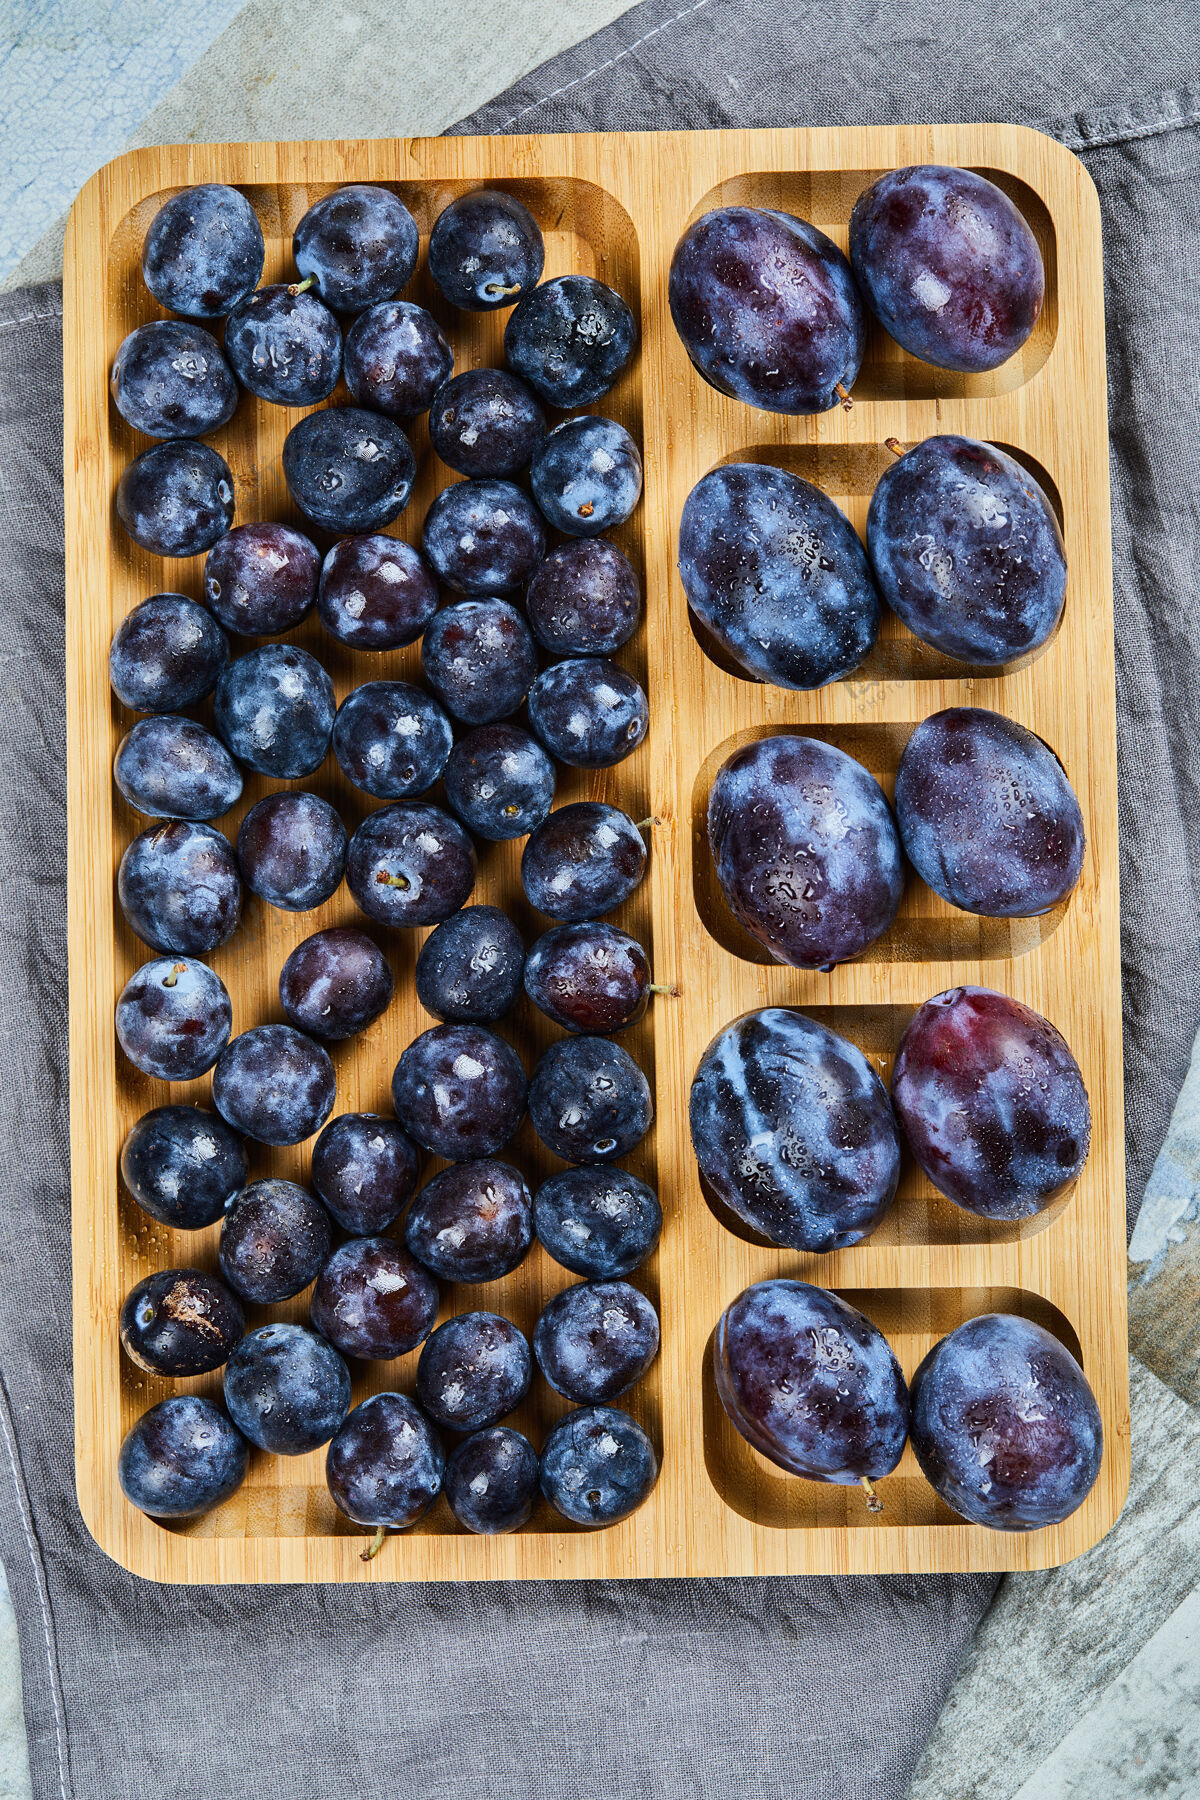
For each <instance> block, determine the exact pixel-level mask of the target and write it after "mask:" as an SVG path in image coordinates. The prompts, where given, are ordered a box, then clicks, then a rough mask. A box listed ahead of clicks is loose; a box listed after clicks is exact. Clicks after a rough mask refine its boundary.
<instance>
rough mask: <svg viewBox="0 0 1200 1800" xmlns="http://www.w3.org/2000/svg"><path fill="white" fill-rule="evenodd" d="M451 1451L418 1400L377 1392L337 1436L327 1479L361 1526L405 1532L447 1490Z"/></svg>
mask: <svg viewBox="0 0 1200 1800" xmlns="http://www.w3.org/2000/svg"><path fill="white" fill-rule="evenodd" d="M445 1466H446V1455H445V1452H444V1450H443V1449H442V1446H441V1444H440V1443H439V1442H438V1438H437V1433H436V1432H435V1431H434V1430H433V1428H432V1427H431V1425H430V1423H429V1421H428V1419H427V1418H426V1417H425V1415H424V1413H423V1412H422V1411H421V1409H420V1407H419V1406H417V1404H416V1403H415V1401H412V1400H410V1399H408V1398H407V1396H406V1395H404V1394H372V1395H371V1396H370V1398H369V1399H366V1400H364V1401H363V1402H362V1403H361V1405H359V1406H356V1407H355V1408H354V1410H353V1412H352V1413H350V1414H349V1416H348V1417H347V1418H346V1420H345V1422H344V1423H343V1424H342V1426H341V1427H340V1428H339V1430H338V1431H337V1433H336V1434H335V1436H334V1438H333V1441H332V1442H331V1444H330V1446H329V1450H328V1452H327V1454H326V1457H325V1479H326V1481H327V1482H328V1484H329V1492H330V1494H331V1495H332V1497H333V1502H334V1505H335V1506H336V1507H337V1508H338V1511H339V1512H342V1513H344V1514H345V1515H346V1517H347V1518H348V1519H353V1520H354V1522H355V1523H356V1524H358V1525H369V1526H374V1527H382V1528H385V1529H390V1530H392V1531H403V1530H405V1529H406V1528H407V1527H408V1526H409V1525H415V1524H416V1522H417V1520H418V1519H419V1518H421V1517H422V1515H423V1514H425V1513H427V1512H428V1511H429V1508H430V1507H431V1506H432V1505H433V1503H434V1501H435V1500H436V1499H437V1497H438V1495H439V1494H440V1493H441V1491H442V1471H443V1470H444V1468H445Z"/></svg>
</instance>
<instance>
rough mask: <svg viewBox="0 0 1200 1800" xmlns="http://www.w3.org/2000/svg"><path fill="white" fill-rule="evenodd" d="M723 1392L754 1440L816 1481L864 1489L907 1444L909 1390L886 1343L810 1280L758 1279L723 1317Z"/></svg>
mask: <svg viewBox="0 0 1200 1800" xmlns="http://www.w3.org/2000/svg"><path fill="white" fill-rule="evenodd" d="M713 1373H714V1375H715V1377H716V1385H717V1393H718V1394H719V1395H720V1398H721V1404H722V1406H723V1407H724V1408H725V1411H726V1413H727V1414H728V1415H729V1419H730V1421H731V1423H732V1424H733V1425H734V1426H735V1427H736V1429H737V1430H738V1431H740V1432H741V1434H742V1436H743V1437H744V1438H745V1439H746V1442H747V1443H749V1444H752V1445H753V1446H754V1448H755V1449H756V1450H758V1451H760V1452H761V1454H762V1455H763V1456H766V1457H768V1458H769V1459H770V1460H771V1462H773V1463H778V1465H779V1467H780V1468H781V1469H787V1470H788V1472H789V1473H790V1474H792V1475H803V1476H804V1477H805V1478H806V1479H807V1480H809V1481H827V1482H831V1483H832V1484H833V1486H835V1487H858V1486H863V1487H865V1488H866V1492H867V1499H868V1503H869V1505H870V1509H871V1510H872V1511H878V1510H880V1508H881V1503H880V1501H879V1500H877V1499H876V1498H875V1495H874V1492H873V1489H872V1488H871V1486H870V1484H871V1483H872V1482H874V1481H878V1480H879V1479H880V1478H881V1477H882V1476H884V1475H890V1474H891V1472H892V1470H893V1469H894V1468H895V1467H896V1464H897V1463H898V1462H899V1461H900V1458H901V1455H902V1454H903V1451H904V1446H905V1443H906V1442H907V1439H908V1419H909V1404H908V1389H907V1387H906V1386H905V1383H904V1376H903V1375H902V1374H901V1372H900V1364H899V1363H898V1362H897V1361H896V1358H895V1357H894V1356H893V1355H892V1352H891V1348H890V1346H889V1345H888V1341H887V1339H886V1338H885V1337H884V1335H883V1333H882V1332H881V1331H880V1330H879V1329H878V1327H877V1326H875V1325H873V1324H872V1322H871V1320H870V1319H868V1318H867V1317H866V1315H865V1314H864V1313H860V1312H858V1311H857V1310H856V1309H855V1308H854V1307H853V1306H849V1305H848V1304H847V1303H846V1301H845V1300H843V1299H841V1297H840V1296H839V1295H837V1294H831V1293H829V1292H828V1291H827V1290H826V1289H825V1288H819V1287H810V1286H809V1284H808V1282H806V1281H760V1282H758V1283H756V1285H755V1286H754V1287H749V1288H747V1289H746V1290H745V1292H744V1293H742V1294H739V1295H738V1297H737V1299H736V1300H735V1301H734V1302H733V1304H732V1305H731V1306H728V1307H726V1309H725V1311H724V1312H723V1313H722V1314H721V1318H720V1321H719V1323H718V1325H717V1329H716V1332H715V1333H714V1336H713Z"/></svg>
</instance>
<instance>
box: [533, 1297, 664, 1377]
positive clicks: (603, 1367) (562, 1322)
mask: <svg viewBox="0 0 1200 1800" xmlns="http://www.w3.org/2000/svg"><path fill="white" fill-rule="evenodd" d="M658 1344H659V1329H658V1314H657V1313H656V1312H655V1310H654V1307H653V1306H652V1305H651V1303H650V1301H649V1300H647V1298H646V1296H645V1294H643V1293H642V1292H641V1291H640V1289H638V1288H635V1287H634V1286H632V1284H631V1283H630V1282H628V1281H581V1282H577V1283H576V1284H575V1286H574V1287H569V1288H564V1289H563V1291H562V1293H560V1294H555V1296H554V1298H553V1299H552V1300H550V1301H549V1302H548V1303H547V1305H546V1306H545V1307H543V1309H542V1312H541V1315H540V1317H539V1319H538V1322H537V1327H536V1329H535V1331H534V1334H533V1353H534V1355H535V1356H536V1358H537V1364H538V1368H539V1369H540V1370H541V1371H542V1374H543V1375H544V1376H545V1378H546V1380H547V1381H548V1382H549V1383H550V1386H551V1387H552V1388H553V1389H554V1391H555V1393H558V1394H563V1395H565V1397H566V1398H567V1399H568V1400H574V1401H576V1402H577V1403H578V1404H580V1405H582V1406H594V1405H596V1404H597V1403H598V1402H600V1401H602V1400H616V1399H618V1398H619V1397H620V1395H622V1394H625V1393H628V1391H629V1389H630V1388H631V1387H633V1386H634V1385H635V1384H636V1383H637V1382H639V1381H640V1380H641V1378H642V1376H643V1375H644V1374H645V1373H646V1371H647V1369H648V1368H649V1367H650V1365H651V1363H652V1362H653V1361H654V1359H655V1357H656V1356H657V1355H658Z"/></svg>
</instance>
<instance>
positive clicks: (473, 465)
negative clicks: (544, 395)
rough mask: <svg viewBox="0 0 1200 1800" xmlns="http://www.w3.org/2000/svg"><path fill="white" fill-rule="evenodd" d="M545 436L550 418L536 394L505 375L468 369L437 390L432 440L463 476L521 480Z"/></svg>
mask: <svg viewBox="0 0 1200 1800" xmlns="http://www.w3.org/2000/svg"><path fill="white" fill-rule="evenodd" d="M545 435H546V415H545V413H544V412H543V411H542V409H541V407H540V406H539V405H538V402H537V399H536V397H535V395H534V394H533V393H531V391H530V390H529V388H527V387H526V386H525V383H524V382H523V381H518V380H517V378H516V376H515V375H510V374H509V373H508V370H507V369H465V370H464V371H463V373H462V374H461V375H455V376H452V377H451V379H450V380H449V381H448V382H447V383H446V384H445V386H444V387H441V388H439V389H438V391H437V393H436V394H435V395H434V398H433V403H432V405H431V406H430V408H429V439H430V442H431V443H432V445H433V448H434V450H435V452H436V453H437V455H438V456H440V457H441V459H442V461H443V462H444V463H446V464H447V465H448V466H449V467H450V468H452V469H454V470H456V471H457V473H458V474H460V475H468V476H470V477H471V478H472V479H473V480H478V479H479V478H481V477H483V478H487V477H488V476H491V477H501V478H502V477H504V476H506V475H519V474H520V472H521V470H522V469H527V468H528V467H529V459H530V457H531V456H532V455H533V453H534V450H535V449H536V448H537V446H538V444H539V443H540V442H541V440H542V438H544V437H545Z"/></svg>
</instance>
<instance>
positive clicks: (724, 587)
mask: <svg viewBox="0 0 1200 1800" xmlns="http://www.w3.org/2000/svg"><path fill="white" fill-rule="evenodd" d="M679 573H680V576H681V577H682V579H683V586H684V592H685V593H686V594H687V598H688V605H689V607H690V608H691V610H692V613H693V615H694V617H695V618H696V619H698V620H699V622H700V624H701V625H702V626H703V627H704V629H705V630H706V631H708V632H711V634H712V636H713V637H714V638H716V640H717V642H718V643H719V644H720V645H721V647H722V649H723V650H725V651H726V653H727V654H728V655H729V656H731V657H732V658H733V660H734V662H736V664H737V665H738V667H739V668H740V669H744V670H745V672H746V674H747V675H752V676H753V677H754V678H755V679H756V680H758V681H769V682H770V683H771V684H772V685H773V686H774V687H785V688H816V687H824V686H825V684H826V683H827V682H830V681H837V680H838V679H839V678H840V677H841V676H843V675H847V674H849V672H850V670H851V669H855V668H857V667H858V665H859V663H860V662H861V661H862V659H863V657H864V656H865V655H866V654H867V652H868V650H869V649H870V648H871V646H872V644H873V643H874V642H875V639H876V636H877V635H878V632H879V618H880V611H881V608H880V605H879V595H878V594H877V593H876V591H875V583H874V581H873V580H872V579H871V569H870V565H869V564H868V562H867V555H866V551H865V550H864V549H863V547H862V544H861V543H860V542H859V540H858V536H857V534H856V532H855V530H854V527H853V525H851V523H850V521H849V519H848V518H847V517H846V515H845V514H844V513H843V512H841V511H840V510H839V509H838V507H836V506H835V505H834V504H833V501H832V500H829V499H827V498H826V496H825V495H824V494H823V493H822V492H821V490H820V488H817V487H814V486H813V485H812V483H811V482H810V481H802V480H801V479H800V478H799V477H798V476H796V475H789V474H788V473H787V471H786V470H785V469H775V468H772V467H770V466H769V465H768V464H766V463H727V464H726V465H725V466H724V467H723V468H720V469H713V470H712V472H711V473H710V474H708V475H705V476H704V477H703V478H702V479H701V480H700V481H698V482H697V483H696V485H695V487H694V488H693V489H692V491H691V493H690V494H689V495H688V497H687V500H686V501H685V503H684V508H683V517H682V519H681V520H680V523H679Z"/></svg>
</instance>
